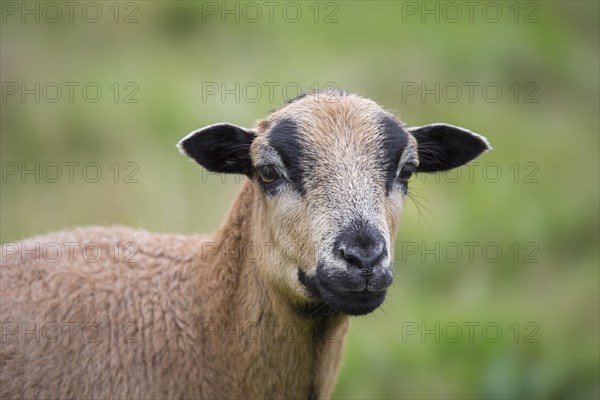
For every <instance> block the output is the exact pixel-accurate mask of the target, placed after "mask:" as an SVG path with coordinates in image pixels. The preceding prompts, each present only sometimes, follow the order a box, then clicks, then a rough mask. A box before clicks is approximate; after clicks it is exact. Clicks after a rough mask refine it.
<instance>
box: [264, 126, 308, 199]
mask: <svg viewBox="0 0 600 400" xmlns="http://www.w3.org/2000/svg"><path fill="white" fill-rule="evenodd" d="M269 144H270V145H271V147H273V148H274V149H275V150H277V152H278V153H279V155H280V156H281V160H282V161H283V163H284V164H285V167H286V169H287V172H288V177H289V179H290V181H291V183H292V184H293V185H294V187H296V189H297V190H298V192H299V193H300V194H301V195H303V194H304V182H303V176H304V174H305V167H304V166H305V165H311V164H313V163H314V158H313V157H312V156H311V155H310V154H308V152H307V151H306V148H305V146H304V144H303V143H302V140H301V138H300V132H299V130H298V127H297V125H296V123H295V122H294V121H292V120H291V119H282V120H280V121H277V123H276V124H275V126H273V128H272V129H271V132H270V133H269Z"/></svg>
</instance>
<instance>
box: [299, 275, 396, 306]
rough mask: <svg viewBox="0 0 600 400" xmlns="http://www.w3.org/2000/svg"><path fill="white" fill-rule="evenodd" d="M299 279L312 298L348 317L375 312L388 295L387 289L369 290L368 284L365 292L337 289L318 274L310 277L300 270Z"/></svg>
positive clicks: (365, 286)
mask: <svg viewBox="0 0 600 400" xmlns="http://www.w3.org/2000/svg"><path fill="white" fill-rule="evenodd" d="M298 277H299V280H300V282H301V283H302V285H303V286H304V287H305V288H306V289H307V290H308V291H309V293H310V294H311V296H312V297H314V298H315V299H316V300H318V301H321V302H323V303H325V304H327V305H328V306H329V307H330V308H331V309H332V310H334V311H337V312H339V313H342V314H347V315H353V316H359V315H366V314H369V313H371V312H373V311H375V310H376V309H377V308H378V307H379V306H380V305H381V304H382V303H383V301H384V300H385V296H386V294H387V288H382V289H379V290H377V291H372V290H369V289H368V286H369V285H368V284H365V285H364V289H363V290H352V289H350V290H349V289H347V288H341V287H336V286H334V285H331V284H330V283H329V282H326V280H325V279H321V278H320V277H319V274H318V273H317V274H314V275H310V276H309V275H307V274H305V273H304V272H303V271H302V270H300V269H299V270H298Z"/></svg>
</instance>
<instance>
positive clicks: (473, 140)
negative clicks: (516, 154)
mask: <svg viewBox="0 0 600 400" xmlns="http://www.w3.org/2000/svg"><path fill="white" fill-rule="evenodd" d="M406 130H407V131H408V132H410V133H411V134H412V135H413V136H414V137H415V139H417V143H418V154H419V167H418V168H417V172H436V171H447V170H449V169H452V168H456V167H460V166H461V165H464V164H466V163H468V162H469V161H472V160H474V159H475V158H477V157H479V156H480V155H481V154H482V153H484V152H485V151H487V150H489V149H491V146H490V144H489V142H488V141H487V139H486V138H484V137H483V136H480V135H478V134H476V133H473V132H471V131H469V130H467V129H464V128H460V127H458V126H452V125H448V124H431V125H425V126H419V127H414V128H408V129H406Z"/></svg>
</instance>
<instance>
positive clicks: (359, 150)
mask: <svg viewBox="0 0 600 400" xmlns="http://www.w3.org/2000/svg"><path fill="white" fill-rule="evenodd" d="M179 147H180V149H181V150H182V151H183V152H184V153H185V154H187V155H189V156H190V157H192V158H193V159H194V160H196V161H197V162H198V163H199V164H201V165H202V166H204V167H206V168H207V169H209V170H211V171H216V172H232V173H243V174H245V175H247V176H248V177H249V178H250V179H251V181H252V184H253V185H255V187H256V188H257V189H258V190H257V192H258V193H260V195H259V200H258V202H259V203H260V205H259V207H258V208H259V213H258V214H259V215H261V216H262V217H261V221H260V232H261V234H260V235H259V236H261V237H262V240H264V241H265V243H267V242H268V243H269V244H272V245H273V246H272V248H273V249H274V251H275V254H274V257H271V259H270V260H266V261H268V262H265V263H264V271H263V272H264V273H265V275H266V278H267V279H268V280H269V281H270V282H271V283H272V284H273V285H274V286H276V287H277V288H279V289H281V290H282V292H283V293H285V294H286V295H287V296H288V297H289V298H290V300H291V301H293V302H294V303H296V304H322V303H324V304H326V305H327V306H329V308H330V309H331V310H333V311H335V312H341V313H345V314H350V315H362V314H367V313H369V312H371V311H373V310H375V309H376V308H377V307H378V306H379V305H381V303H382V302H383V300H384V298H385V295H386V291H387V288H388V287H389V286H390V284H391V283H392V256H393V242H394V238H395V236H396V232H397V229H398V220H399V216H400V212H401V211H402V207H403V203H404V199H405V196H406V194H407V190H408V180H409V179H410V177H411V175H412V174H413V173H415V172H420V171H422V172H433V171H441V170H447V169H451V168H454V167H457V166H460V165H463V164H464V163H466V162H468V161H470V160H472V159H473V158H475V157H477V156H478V155H480V154H481V153H482V152H483V151H485V150H487V149H488V148H489V147H488V144H487V141H486V140H485V139H484V138H482V137H481V136H478V135H476V134H473V133H471V132H469V131H467V130H464V129H462V128H457V127H453V126H450V125H445V124H433V125H427V126H424V127H420V128H406V127H404V126H403V124H402V123H401V122H400V121H398V120H397V119H396V118H395V117H394V116H393V115H391V114H390V113H388V112H386V111H384V110H383V109H382V108H380V107H379V106H378V105H377V104H376V103H374V102H372V101H370V100H367V99H364V98H361V97H358V96H356V95H352V94H347V93H340V92H325V93H324V92H320V93H313V94H309V95H304V96H301V97H300V98H298V99H295V100H294V101H292V102H290V103H288V104H286V105H284V106H283V107H281V108H280V109H278V110H276V111H274V112H273V113H272V114H271V115H270V116H269V117H268V118H266V119H264V120H262V121H260V122H259V123H258V126H257V128H256V129H255V130H246V129H243V128H240V127H236V126H233V125H230V124H218V125H212V126H210V127H207V128H204V129H201V130H199V131H196V132H192V133H191V134H190V135H188V136H187V137H186V138H184V139H183V140H182V141H181V142H180V145H179Z"/></svg>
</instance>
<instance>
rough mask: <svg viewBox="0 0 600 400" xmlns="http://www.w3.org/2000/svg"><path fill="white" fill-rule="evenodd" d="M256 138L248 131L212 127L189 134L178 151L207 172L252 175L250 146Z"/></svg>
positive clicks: (181, 142) (226, 125)
mask: <svg viewBox="0 0 600 400" xmlns="http://www.w3.org/2000/svg"><path fill="white" fill-rule="evenodd" d="M255 137H256V135H255V134H254V132H253V131H251V130H249V129H244V128H240V127H239V126H236V125H232V124H227V123H223V124H215V125H210V126H207V127H205V128H202V129H199V130H197V131H194V132H192V133H190V134H189V135H187V136H186V137H184V138H183V139H181V140H180V141H179V143H177V148H179V151H180V152H181V153H183V154H185V155H186V156H188V157H190V158H191V159H193V160H194V161H196V162H197V163H198V164H200V165H201V166H203V167H204V168H206V169H207V170H209V171H212V172H222V173H228V174H246V175H248V176H251V175H252V161H251V159H250V145H251V144H252V141H253V140H254V138H255Z"/></svg>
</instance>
